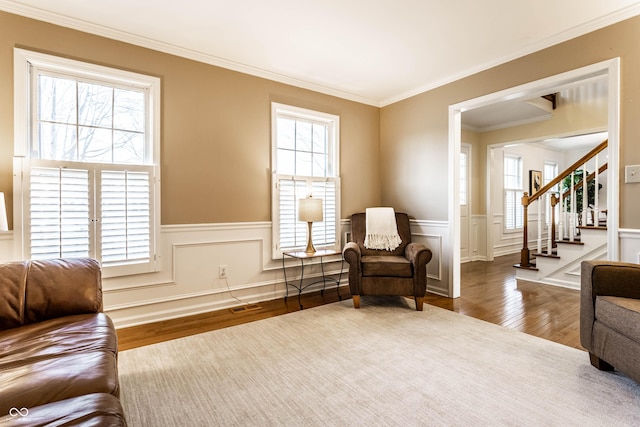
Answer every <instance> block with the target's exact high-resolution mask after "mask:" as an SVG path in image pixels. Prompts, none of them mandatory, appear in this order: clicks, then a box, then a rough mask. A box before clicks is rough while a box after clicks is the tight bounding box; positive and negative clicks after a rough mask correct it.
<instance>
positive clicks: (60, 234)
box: [29, 167, 91, 259]
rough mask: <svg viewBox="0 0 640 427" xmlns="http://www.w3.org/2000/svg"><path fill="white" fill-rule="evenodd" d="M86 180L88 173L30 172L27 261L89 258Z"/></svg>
mask: <svg viewBox="0 0 640 427" xmlns="http://www.w3.org/2000/svg"><path fill="white" fill-rule="evenodd" d="M90 180H91V179H90V175H89V171H88V170H80V169H69V168H63V167H33V168H32V169H31V172H30V181H31V185H30V191H29V208H30V209H29V220H30V223H31V227H30V235H31V239H30V240H31V258H33V259H44V258H63V257H87V256H90V253H91V252H90V247H91V245H90V238H89V224H90V218H91V215H90V188H91V186H90Z"/></svg>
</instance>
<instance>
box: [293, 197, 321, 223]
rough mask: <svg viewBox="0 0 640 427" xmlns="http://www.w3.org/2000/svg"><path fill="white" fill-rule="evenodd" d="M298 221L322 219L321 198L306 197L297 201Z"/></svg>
mask: <svg viewBox="0 0 640 427" xmlns="http://www.w3.org/2000/svg"><path fill="white" fill-rule="evenodd" d="M298 221H304V222H314V221H322V199H314V198H313V197H307V198H306V199H300V200H299V201H298Z"/></svg>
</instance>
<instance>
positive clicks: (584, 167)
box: [582, 163, 589, 225]
mask: <svg viewBox="0 0 640 427" xmlns="http://www.w3.org/2000/svg"><path fill="white" fill-rule="evenodd" d="M588 175H589V173H588V172H587V164H586V163H585V164H584V165H582V225H587V210H588V209H589V191H587V189H588V187H589V186H588V185H587V176H588Z"/></svg>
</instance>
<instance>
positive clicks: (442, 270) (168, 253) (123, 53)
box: [0, 2, 640, 328]
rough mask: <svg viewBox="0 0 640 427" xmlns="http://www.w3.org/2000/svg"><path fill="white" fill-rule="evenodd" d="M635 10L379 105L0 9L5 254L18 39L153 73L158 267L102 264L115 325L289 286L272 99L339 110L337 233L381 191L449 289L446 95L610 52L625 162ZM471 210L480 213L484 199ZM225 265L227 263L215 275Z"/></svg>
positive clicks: (9, 236) (622, 162) (14, 235)
mask: <svg viewBox="0 0 640 427" xmlns="http://www.w3.org/2000/svg"><path fill="white" fill-rule="evenodd" d="M8 3H11V2H7V4H8ZM2 5H5V3H3V4H1V5H0V6H2ZM0 8H1V7H0ZM630 10H631V9H630ZM632 11H633V12H631V11H628V13H629V15H628V16H625V17H624V19H622V18H619V19H616V20H615V22H611V23H610V24H608V25H601V26H598V27H597V28H593V29H592V30H591V31H587V32H585V33H584V34H580V35H578V36H576V37H573V38H570V39H567V40H565V41H561V42H558V43H557V44H554V45H553V46H548V47H544V48H542V49H540V50H538V51H535V52H530V53H527V54H526V55H523V56H521V57H517V58H513V59H510V60H508V61H506V62H504V63H501V64H494V66H491V67H488V68H486V69H481V70H480V69H479V70H478V71H477V72H475V73H473V74H470V75H466V76H460V78H457V79H454V80H452V81H448V82H446V83H444V84H442V85H439V86H437V87H431V88H429V89H425V90H423V91H420V92H416V93H413V94H411V96H407V97H406V98H403V99H400V100H397V101H393V102H389V103H388V104H382V103H379V104H377V105H374V104H375V103H369V102H362V101H361V100H353V99H348V98H347V97H341V96H338V94H336V93H322V92H320V91H318V90H312V89H309V88H304V87H299V86H296V85H294V84H288V83H286V82H283V81H277V80H272V79H268V78H265V77H261V76H256V75H251V74H248V73H246V72H241V71H236V70H234V69H232V68H225V67H224V66H222V65H221V64H217V65H215V64H210V63H207V61H206V60H202V61H200V60H197V58H195V57H184V56H181V55H180V54H178V53H176V52H166V51H162V50H161V46H156V47H155V48H154V47H149V46H146V47H145V46H141V45H139V44H136V43H135V41H134V40H132V41H129V42H127V41H123V40H119V39H116V38H114V37H110V36H109V35H107V36H105V35H100V34H99V33H94V34H92V33H91V32H90V31H88V28H76V29H73V28H69V27H68V26H67V25H64V23H63V20H61V21H60V22H58V23H52V22H47V19H52V18H51V17H50V16H49V17H48V15H41V17H40V18H35V17H28V16H27V11H26V10H23V11H22V13H17V11H16V12H15V13H11V12H8V11H2V12H0V40H1V41H2V46H3V49H2V51H0V58H1V60H0V191H1V192H3V193H4V196H5V200H6V206H7V214H8V225H9V227H8V228H9V230H11V231H7V232H0V261H3V262H4V261H12V260H17V259H22V256H23V255H22V254H23V243H24V242H23V241H24V239H23V230H22V229H21V224H22V223H23V222H22V220H21V219H20V218H18V217H17V215H15V213H16V212H18V211H19V210H17V209H16V204H17V203H19V200H20V194H19V192H18V191H17V190H21V189H22V190H23V188H22V187H21V186H20V183H17V182H16V181H18V180H17V179H15V177H14V171H15V170H16V169H15V167H16V159H15V157H16V148H15V147H16V139H17V138H16V135H17V134H20V132H22V130H21V129H18V128H17V127H16V124H15V123H16V122H15V116H16V114H17V113H16V110H15V102H16V100H15V99H14V93H15V74H14V73H15V71H14V70H15V68H14V65H15V63H14V62H15V55H16V53H15V49H21V50H24V51H32V52H36V53H39V54H45V55H51V56H58V57H62V58H65V59H71V60H75V61H81V62H87V63H91V64H96V65H100V66H106V67H110V68H116V69H120V70H125V71H129V72H135V73H140V74H144V75H148V76H152V77H154V78H158V79H159V80H160V81H161V88H160V89H161V100H162V101H161V116H160V117H161V123H160V124H159V126H160V128H159V129H160V144H159V147H160V153H159V157H158V158H159V164H157V165H156V166H157V168H158V169H159V170H160V184H159V186H160V187H159V188H160V192H159V197H158V199H157V202H158V203H159V210H158V211H157V212H155V214H156V218H155V219H156V220H157V223H158V226H159V230H158V236H159V237H158V239H157V240H156V241H155V251H154V254H153V255H154V263H153V271H150V272H145V273H143V274H135V275H127V276H113V277H109V275H106V276H105V277H104V279H103V290H104V308H105V312H106V313H107V314H108V315H109V316H111V317H112V319H113V320H114V323H115V324H116V326H117V327H119V328H122V327H127V326H133V325H138V324H144V323H150V322H154V321H159V320H165V319H172V318H179V317H182V316H187V315H191V314H196V313H203V312H208V311H213V310H219V309H226V308H229V307H232V306H234V305H237V300H235V299H234V297H232V295H231V294H233V296H235V297H237V298H240V299H241V300H243V301H248V302H258V301H266V300H272V299H277V298H281V297H283V296H284V294H285V285H284V277H283V272H282V260H281V259H280V258H274V256H273V251H272V246H273V241H272V210H271V205H272V192H273V189H272V184H271V181H272V171H271V155H272V147H271V123H272V117H271V113H272V103H278V104H284V105H292V106H296V107H300V108H305V109H310V110H314V111H322V112H324V113H329V114H333V115H337V116H339V117H340V192H341V193H340V194H341V198H340V218H339V224H340V231H339V235H340V236H341V238H342V240H343V242H342V243H344V236H345V235H346V234H347V233H348V232H349V227H350V226H349V220H348V218H349V217H350V215H351V214H353V213H356V212H360V211H363V210H364V209H365V208H367V207H371V206H381V205H385V206H393V207H394V208H395V209H396V210H398V211H403V212H408V213H409V214H410V215H411V217H412V218H413V221H412V231H413V233H414V234H415V236H416V239H417V240H418V241H421V242H423V243H425V244H426V245H427V246H429V247H430V248H431V250H432V251H433V259H432V261H431V262H430V263H429V265H428V280H429V281H428V290H429V291H430V292H433V293H436V294H439V295H448V296H454V295H453V294H452V289H453V282H454V281H455V280H456V279H455V257H452V255H451V254H452V252H453V251H454V249H455V248H456V247H457V243H456V242H455V237H454V236H455V233H454V232H452V227H453V226H452V216H451V213H450V210H449V206H450V205H451V202H450V200H451V194H450V190H449V187H448V186H447V185H446V183H445V181H448V180H449V179H450V177H451V176H452V175H451V171H450V169H451V168H450V165H451V164H452V163H451V158H450V154H449V153H450V130H451V128H450V123H449V120H450V117H449V108H450V106H451V105H455V104H459V103H462V102H464V101H467V100H471V99H477V98H479V97H482V96H485V95H488V94H493V93H499V92H501V91H503V90H507V89H509V88H514V87H518V86H520V85H525V84H527V83H529V82H533V81H539V80H541V79H545V78H548V77H550V76H554V75H559V74H562V73H565V72H570V71H571V70H576V69H580V68H582V67H587V66H590V65H592V64H596V63H601V62H602V61H608V60H614V59H616V58H619V59H620V63H619V64H620V65H619V67H620V68H619V71H620V94H619V100H620V101H619V103H620V112H619V123H609V126H611V127H613V131H611V130H610V135H609V137H610V138H616V140H617V143H616V144H617V145H616V146H617V147H618V150H619V154H618V159H619V167H620V169H624V166H626V165H636V164H640V152H639V151H638V150H637V149H636V145H637V144H636V141H637V140H638V139H640V134H639V133H640V130H638V129H637V126H635V124H636V121H637V119H636V117H637V116H638V114H639V113H640V110H639V109H640V107H638V106H637V103H635V102H634V100H636V99H639V98H640V52H639V51H638V49H637V46H636V45H637V43H636V41H637V40H638V39H640V17H638V16H636V15H637V14H638V13H640V11H639V10H637V9H636V10H632ZM45 18H47V19H45ZM140 44H143V43H142V41H141V42H140ZM479 65H480V64H479ZM620 174H621V176H622V172H620ZM435 183H437V185H434V184H435ZM638 200H640V186H636V185H634V184H625V183H624V182H623V181H622V180H621V182H620V185H619V194H618V201H619V205H618V206H619V216H618V222H619V230H618V233H617V236H616V241H617V242H618V251H619V254H618V257H617V258H618V259H619V260H621V261H628V262H636V263H637V262H638V261H639V259H638V254H639V253H640V216H638V215H637V212H638V208H639V206H638V203H639V202H638ZM474 213H476V214H478V215H483V212H482V211H481V210H480V207H478V211H476V212H474ZM485 215H486V214H485ZM485 221H486V218H485ZM340 264H341V263H340V259H339V257H335V258H333V259H331V260H330V262H329V271H330V272H337V271H339V269H340ZM220 266H225V267H226V278H225V279H222V278H220V274H219V273H220V272H219V267H220Z"/></svg>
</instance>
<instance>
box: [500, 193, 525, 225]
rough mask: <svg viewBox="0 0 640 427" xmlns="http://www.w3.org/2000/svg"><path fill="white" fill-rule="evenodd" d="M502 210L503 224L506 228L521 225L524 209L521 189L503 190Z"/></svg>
mask: <svg viewBox="0 0 640 427" xmlns="http://www.w3.org/2000/svg"><path fill="white" fill-rule="evenodd" d="M504 210H505V221H504V224H505V228H506V229H507V230H513V229H517V228H522V227H523V223H524V211H523V209H522V191H515V190H505V192H504Z"/></svg>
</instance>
